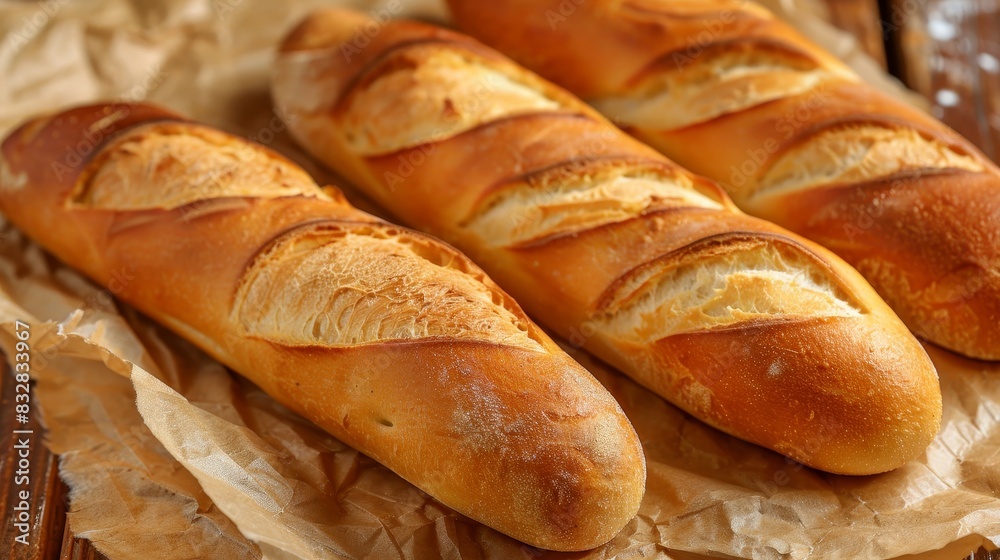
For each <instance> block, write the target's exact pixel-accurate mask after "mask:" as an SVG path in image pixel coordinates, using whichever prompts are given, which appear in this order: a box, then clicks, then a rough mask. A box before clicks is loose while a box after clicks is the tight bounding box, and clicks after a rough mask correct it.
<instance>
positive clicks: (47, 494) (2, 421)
mask: <svg viewBox="0 0 1000 560" xmlns="http://www.w3.org/2000/svg"><path fill="white" fill-rule="evenodd" d="M3 369H4V374H3V380H2V383H0V449H2V450H3V453H2V461H0V519H2V520H3V532H2V538H0V557H4V558H10V559H12V560H18V559H22V558H23V559H29V558H30V559H55V558H59V557H60V551H61V549H62V548H63V546H62V545H63V542H64V536H65V535H66V534H68V529H67V528H66V487H65V485H64V484H63V483H62V481H61V480H60V479H59V475H58V460H57V458H56V457H55V456H54V455H52V453H50V452H49V450H48V449H47V448H46V447H45V445H44V443H43V442H42V439H43V428H42V425H41V422H40V421H39V420H40V413H39V411H38V409H37V407H36V406H34V404H33V405H32V407H31V413H30V414H29V418H30V422H29V423H28V424H23V425H22V424H20V423H18V422H17V421H16V420H15V412H14V385H15V383H14V377H13V374H12V373H11V370H10V368H9V367H7V366H6V364H5V365H4V368H3ZM32 398H34V393H32ZM14 430H30V431H32V432H33V433H31V434H15V433H14ZM25 438H27V439H28V446H29V448H30V451H31V454H30V457H29V465H28V470H29V472H30V474H29V475H28V478H29V480H28V483H27V484H24V485H21V484H16V482H17V477H16V474H15V473H16V471H17V470H18V468H19V466H18V460H19V457H18V456H17V450H16V449H14V445H15V444H17V442H18V440H23V439H25ZM21 491H28V492H29V493H30V499H29V500H28V510H29V511H30V515H31V521H30V524H31V531H30V532H29V533H28V538H27V541H28V544H27V545H24V544H20V543H18V542H17V541H15V539H16V537H17V535H18V532H17V531H16V530H15V528H14V526H13V523H14V521H13V518H14V515H15V513H16V512H15V509H14V508H15V507H17V506H18V504H19V502H20V501H21V500H20V497H19V493H20V492H21ZM71 540H72V539H71Z"/></svg>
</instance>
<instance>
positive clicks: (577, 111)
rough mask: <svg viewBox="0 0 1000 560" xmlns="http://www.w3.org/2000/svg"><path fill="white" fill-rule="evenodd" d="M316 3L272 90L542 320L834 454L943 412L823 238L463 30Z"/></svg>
mask: <svg viewBox="0 0 1000 560" xmlns="http://www.w3.org/2000/svg"><path fill="white" fill-rule="evenodd" d="M370 27H371V26H370V25H369V20H368V19H367V18H366V16H363V15H360V14H356V13H353V12H346V11H337V10H331V11H323V12H318V13H316V14H315V15H313V16H312V17H310V18H308V19H307V20H306V21H304V22H303V23H302V24H300V25H299V26H298V27H297V28H296V29H295V30H294V31H292V33H291V34H290V35H289V36H288V37H287V38H286V40H285V42H284V43H283V45H282V47H281V54H280V55H279V56H278V59H277V68H276V72H275V76H274V83H273V94H274V98H275V101H276V104H277V106H278V108H279V112H281V113H283V114H284V115H285V116H286V117H287V119H288V122H289V129H290V130H291V131H292V134H293V136H295V137H296V138H297V139H298V140H299V142H301V143H302V144H303V145H304V146H305V147H306V148H307V149H309V150H310V151H311V152H312V153H313V154H315V155H316V156H317V157H318V158H319V159H321V160H323V161H325V162H326V163H327V164H329V165H330V166H331V167H333V168H334V169H335V170H337V171H338V172H340V173H341V174H342V175H344V176H345V177H346V178H348V179H349V180H351V181H353V182H354V183H356V184H357V185H359V186H361V187H362V188H363V189H365V190H366V192H368V193H369V194H370V195H371V196H372V197H373V198H374V199H376V200H377V201H378V202H379V203H381V204H382V205H383V206H385V207H386V208H388V209H390V210H391V211H392V212H393V213H394V214H395V215H397V216H399V217H400V218H401V219H402V220H404V221H405V222H407V223H409V224H411V225H413V226H414V227H416V228H418V229H423V230H425V231H429V232H433V233H435V234H437V235H440V236H443V237H444V238H446V239H448V240H449V241H450V242H451V243H453V244H455V245H456V246H458V247H460V248H462V250H464V251H465V252H466V253H467V254H469V255H470V256H471V257H472V258H473V259H474V260H476V261H477V262H479V263H480V264H481V265H482V266H484V267H485V268H486V269H487V270H489V271H491V274H492V276H493V277H494V278H496V279H497V281H498V282H499V283H500V284H501V285H502V286H504V287H505V289H506V290H509V291H510V293H511V294H513V295H514V296H515V297H516V298H517V299H518V301H519V302H521V304H522V305H524V306H525V308H526V309H527V310H528V311H529V312H531V313H532V314H533V315H534V316H535V317H536V318H537V319H538V320H539V321H541V322H543V323H545V324H546V325H548V326H549V327H550V328H552V329H554V330H555V331H557V332H559V333H560V334H561V335H562V336H564V337H566V338H568V339H569V340H570V342H572V343H574V344H578V345H583V346H585V347H586V348H587V349H589V350H591V351H592V352H593V353H595V354H596V355H598V356H600V357H601V358H603V359H604V360H606V361H608V362H610V363H612V364H614V365H615V366H616V367H618V368H619V369H621V370H622V371H624V372H626V373H628V374H629V375H631V376H632V377H634V378H635V379H636V380H637V381H639V382H640V383H642V384H643V385H645V386H646V387H647V388H649V389H651V390H653V391H654V392H656V393H658V394H660V395H662V396H664V397H665V398H667V399H669V400H670V401H672V402H674V403H675V404H677V405H678V406H680V407H681V408H683V409H685V410H687V411H688V412H690V413H692V414H693V415H695V416H697V417H698V418H700V419H702V420H704V421H706V422H708V423H709V424H711V425H713V426H715V427H718V428H720V429H722V430H724V431H726V432H728V433H730V434H733V435H735V436H738V437H741V438H743V439H746V440H749V441H752V442H755V443H758V444H760V445H763V446H765V447H769V448H771V449H774V450H777V451H779V452H781V453H784V454H786V455H788V456H790V457H792V458H794V459H796V460H798V461H801V462H803V463H805V464H808V465H811V466H813V467H816V468H820V469H823V470H827V471H831V472H836V473H849V474H868V473H876V472H881V471H885V470H888V469H892V468H894V467H898V466H899V465H901V464H902V463H904V462H905V461H907V460H909V459H912V458H913V457H915V456H916V455H917V454H919V453H921V452H922V451H923V449H924V448H925V447H926V446H927V445H928V443H929V442H930V440H931V439H932V438H933V436H934V434H935V433H936V431H937V428H938V424H939V421H940V413H941V395H940V389H939V387H938V383H937V377H936V374H935V372H934V368H933V366H932V365H931V363H930V361H929V359H928V357H927V355H926V354H925V352H924V351H923V349H922V348H921V346H920V345H919V343H918V342H917V341H916V339H914V338H913V336H912V335H911V334H910V333H909V332H908V331H907V330H906V328H905V326H904V325H903V324H902V323H901V322H900V321H899V320H898V318H896V317H895V315H893V313H892V311H891V310H889V309H888V307H886V306H885V304H884V303H883V302H882V301H881V300H880V299H879V298H878V296H877V295H876V294H875V293H874V292H873V291H872V289H871V287H870V286H868V284H867V283H865V281H864V280H863V279H862V278H861V277H860V276H859V275H858V274H857V273H856V272H855V271H853V270H852V269H851V268H850V267H848V266H847V265H846V264H844V263H843V262H842V261H841V260H840V259H838V258H836V257H834V256H833V255H832V254H830V253H829V252H828V251H826V250H824V249H822V248H820V247H818V246H816V245H815V244H813V243H810V242H808V241H806V240H804V239H801V238H799V237H797V236H795V235H793V234H790V233H789V232H787V231H784V230H782V229H781V228H779V227H777V226H774V225H772V224H769V223H767V222H764V221H761V220H759V219H756V218H751V217H749V216H747V215H745V214H743V213H741V212H740V211H739V210H737V209H736V208H735V207H734V206H733V204H732V202H731V201H730V200H729V199H728V197H726V195H725V193H724V192H722V191H721V190H720V189H719V187H717V186H716V185H715V184H713V183H711V182H709V181H706V180H703V179H701V178H698V177H695V176H693V175H691V174H690V173H687V172H685V171H684V170H682V169H680V168H679V167H677V166H676V165H674V164H672V163H671V162H669V161H668V160H666V159H665V158H664V157H662V156H661V155H659V154H658V153H656V152H655V151H653V150H652V149H650V148H648V147H646V146H643V145H642V144H640V143H638V142H636V141H635V140H633V139H631V138H630V137H628V136H627V135H625V134H624V133H622V132H621V131H619V130H618V129H617V128H615V127H614V126H613V125H612V124H611V123H609V122H607V121H606V120H605V119H603V118H602V117H601V116H600V115H599V114H597V113H596V112H595V111H593V110H592V109H590V108H588V107H587V106H586V105H585V104H583V103H582V102H580V101H579V100H577V99H576V98H574V97H572V96H571V95H570V94H568V93H566V92H565V91H563V90H561V89H559V88H557V87H555V86H553V85H551V84H549V83H547V82H545V81H543V80H541V79H540V78H538V77H537V76H535V75H533V74H531V73H530V72H527V71H525V70H523V69H521V68H520V67H518V66H516V65H515V64H513V63H511V62H510V61H509V60H507V59H505V58H503V57H502V56H501V55H500V54H498V53H496V52H495V51H492V50H491V49H489V48H487V47H485V46H483V45H481V44H479V43H477V42H475V41H473V40H471V39H469V38H467V37H464V36H462V35H459V34H456V33H452V32H449V31H445V30H442V29H437V28H434V27H431V26H428V25H423V24H419V23H415V22H406V21H397V22H391V23H388V24H387V25H385V26H384V27H381V28H379V33H378V34H377V35H376V36H375V37H373V38H371V41H370V44H368V45H367V46H366V47H365V48H364V49H357V52H355V50H354V49H352V48H351V47H352V46H353V45H354V44H355V40H354V37H353V33H354V30H355V29H367V28H370Z"/></svg>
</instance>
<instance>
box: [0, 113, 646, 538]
mask: <svg viewBox="0 0 1000 560" xmlns="http://www.w3.org/2000/svg"><path fill="white" fill-rule="evenodd" d="M2 155H3V176H2V181H0V193H2V196H0V210H2V211H3V212H4V214H6V215H7V216H9V218H10V219H11V221H13V222H14V223H15V224H16V225H17V226H18V227H19V228H21V229H22V230H24V231H25V232H26V233H28V234H29V235H30V236H32V237H33V238H35V239H36V240H38V241H39V242H40V243H41V244H42V245H43V246H44V247H46V248H47V249H48V250H49V251H51V252H52V253H54V254H55V255H56V256H58V257H59V258H60V259H62V260H63V261H65V262H67V263H69V264H70V265H72V266H74V267H76V268H78V269H80V270H81V271H82V272H84V273H85V274H87V275H88V276H90V277H91V278H93V279H94V280H95V281H97V282H98V283H100V284H102V285H104V286H106V287H108V289H109V290H111V291H112V292H113V293H114V295H115V296H116V297H118V298H120V299H121V300H123V301H125V302H127V303H129V304H131V305H133V306H135V307H137V308H138V309H140V310H142V311H143V312H145V313H147V314H148V315H150V316H152V317H153V318H154V319H156V320H158V321H160V322H161V323H163V324H165V325H167V326H168V327H170V328H172V329H173V330H175V331H177V332H178V333H180V334H181V335H182V336H185V337H186V338H188V339H189V340H191V341H192V342H194V343H196V344H198V345H199V346H200V347H201V348H202V349H204V350H205V351H206V352H208V353H209V354H211V355H212V356H214V357H215V358H217V359H219V360H220V361H221V362H222V363H224V364H226V365H228V366H229V367H231V368H233V369H235V370H236V371H238V372H240V373H241V374H243V375H245V376H246V377H247V378H249V379H250V380H252V381H253V382H255V383H257V384H258V385H259V386H260V387H261V388H262V389H264V390H265V391H266V392H268V393H269V394H270V395H272V396H273V397H275V398H276V399H277V400H278V401H280V402H282V403H283V404H285V405H286V406H288V407H290V408H291V409H293V410H295V411H297V412H299V413H301V414H302V415H303V416H305V417H306V418H309V419H310V420H312V421H313V422H315V423H316V424H318V425H319V426H321V427H322V428H324V429H326V430H327V431H329V432H330V433H331V434H333V435H334V436H336V437H337V438H339V439H340V440H342V441H344V442H345V443H347V444H348V445H351V446H353V447H355V448H356V449H358V450H360V451H362V452H364V453H365V454H367V455H369V456H371V457H373V458H374V459H376V460H378V461H379V462H381V463H382V464H384V465H386V466H387V467H389V468H390V469H392V470H393V471H395V472H396V473H398V474H399V475H400V476H402V477H403V478H405V479H407V480H409V481H410V482H412V483H413V484H415V485H416V486H418V487H419V488H421V489H422V490H424V491H426V492H427V493H429V494H430V495H432V496H434V497H435V498H437V499H438V500H440V501H441V502H443V503H444V504H445V505H447V506H449V507H451V508H454V509H455V510H457V511H459V512H461V513H463V514H465V515H468V516H469V517H472V518H473V519H476V520H478V521H481V522H483V523H485V524H486V525H489V526H491V527H493V528H495V529H497V530H499V531H502V532H504V533H507V534H509V535H511V536H513V537H515V538H518V539H520V540H523V541H524V542H527V543H529V544H532V545H535V546H539V547H543V548H550V549H556V550H582V549H588V548H592V547H595V546H598V545H600V544H603V543H604V542H606V541H608V540H610V539H611V538H612V537H613V536H614V535H615V534H617V533H618V531H619V530H620V529H621V528H622V527H623V526H624V525H625V524H626V523H628V522H629V521H630V520H631V519H632V517H633V516H634V514H635V513H636V511H637V510H638V507H639V503H640V500H641V498H642V494H643V490H644V486H645V463H644V458H643V455H642V449H641V446H640V443H639V441H638V437H637V436H636V434H635V431H634V430H633V429H632V426H631V424H630V423H629V421H628V419H627V418H625V416H624V414H623V413H622V411H621V409H620V408H619V406H618V404H617V403H616V402H615V401H614V399H613V398H612V397H611V396H610V394H609V393H608V392H607V391H606V390H605V389H604V388H603V387H602V386H601V385H600V384H599V383H598V382H597V381H596V380H595V379H594V378H593V377H592V376H591V375H590V374H589V373H588V372H587V371H586V370H585V369H583V367H582V366H580V365H579V364H577V363H576V362H574V361H573V360H572V359H571V358H569V356H567V355H566V354H565V353H564V352H563V351H562V350H561V349H559V348H558V347H557V346H556V345H555V344H554V343H553V342H552V341H551V340H550V339H549V338H548V337H547V336H546V335H545V334H544V333H543V332H542V331H541V330H540V329H539V328H538V327H537V326H535V325H534V324H533V323H531V321H530V320H528V319H527V317H526V316H525V315H524V313H523V312H522V311H521V309H520V308H519V307H518V306H517V304H516V303H514V301H513V300H512V299H511V298H510V297H509V296H507V295H506V294H505V293H503V292H502V291H501V290H500V289H499V288H498V287H497V286H496V285H495V284H494V283H493V282H492V281H491V280H490V279H489V278H488V277H487V276H486V275H485V274H484V273H483V272H482V271H481V270H480V269H479V268H478V267H477V266H476V265H474V264H473V263H472V262H471V261H469V260H468V258H466V257H465V256H464V255H462V254H461V253H459V252H458V251H456V250H455V249H453V248H451V247H449V246H447V245H445V244H443V243H441V242H439V241H437V240H434V239H432V238H429V237H427V236H425V235H422V234H419V233H416V232H412V231H410V230H407V229H405V228H401V227H398V226H395V225H392V224H388V223H386V222H383V221H381V220H379V219H376V218H374V217H372V216H370V215H368V214H365V213H363V212H361V211H359V210H357V209H355V208H353V207H351V206H350V205H348V204H347V202H346V201H345V200H344V199H343V198H342V197H341V196H340V195H339V193H338V192H337V191H335V190H332V189H331V190H327V191H322V190H321V189H320V188H319V187H318V186H317V185H316V184H315V183H314V182H313V181H312V179H311V178H310V177H309V176H308V175H307V174H306V173H305V172H304V171H303V170H301V169H300V168H299V167H297V166H295V165H294V164H293V163H291V162H290V161H288V160H286V159H285V158H283V157H282V156H280V155H278V154H276V153H274V152H271V151H270V150H267V149H266V148H264V147H262V146H258V145H255V144H251V143H249V142H246V141H244V140H241V139H239V138H237V137H234V136H230V135H228V134H225V133H222V132H220V131H217V130H214V129H211V128H208V127H205V126H201V125H198V124H195V123H191V122H188V121H185V120H184V119H182V118H180V117H178V116H177V115H174V114H172V113H169V112H167V111H164V110H161V109H158V108H155V107H152V106H148V105H122V104H108V105H97V106H89V107H81V108H77V109H72V110H68V111H65V112H63V113H59V114H57V115H54V116H51V117H47V118H42V119H37V120H34V121H31V122H29V123H27V124H25V125H23V126H22V127H21V128H19V129H18V130H17V131H15V132H14V133H12V134H11V135H10V136H9V137H8V138H7V139H6V140H5V141H4V143H3V146H2ZM53 157H55V158H57V159H55V160H53V159H52V158H53ZM122 278H124V279H125V280H122Z"/></svg>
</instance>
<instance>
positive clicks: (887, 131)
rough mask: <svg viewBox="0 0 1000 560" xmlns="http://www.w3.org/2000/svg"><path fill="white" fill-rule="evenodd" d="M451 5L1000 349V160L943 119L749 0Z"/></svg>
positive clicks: (889, 290)
mask: <svg viewBox="0 0 1000 560" xmlns="http://www.w3.org/2000/svg"><path fill="white" fill-rule="evenodd" d="M449 4H450V6H451V9H452V13H453V14H454V16H455V18H456V20H457V21H458V23H459V24H460V25H461V26H462V27H463V28H464V29H466V30H468V31H469V32H471V33H473V34H474V35H476V36H477V37H478V38H480V39H482V40H483V41H485V42H486V43H488V44H490V45H492V46H494V47H496V48H498V49H500V50H501V51H503V52H505V53H507V54H509V55H511V56H512V57H514V58H515V59H516V60H519V61H520V62H522V63H524V64H525V65H527V66H528V67H529V68H532V69H534V70H537V71H538V72H540V73H541V74H542V75H543V76H545V77H547V78H549V79H552V80H553V81H555V82H556V83H559V84H562V85H565V86H566V87H568V88H569V89H570V90H571V91H573V92H574V93H576V94H577V95H580V96H581V97H583V98H584V99H586V100H587V101H588V102H590V103H592V104H593V105H594V106H595V107H597V108H598V109H599V110H601V111H602V112H604V114H605V115H607V116H608V117H609V118H612V119H615V120H616V122H617V123H618V124H620V125H621V126H622V127H624V128H625V129H626V130H628V131H629V132H631V133H632V134H634V135H635V136H636V137H637V138H639V139H640V140H642V141H644V142H646V143H648V144H649V145H651V146H653V147H655V148H656V149H658V150H660V151H661V152H662V153H664V154H665V155H667V156H668V157H670V158H671V159H673V160H674V161H676V162H678V163H679V164H681V165H683V166H685V167H686V168H688V169H690V170H692V171H694V172H695V173H699V174H702V175H705V176H707V177H710V178H712V179H715V180H717V181H719V182H720V183H722V184H723V185H724V186H725V187H726V189H727V190H728V191H729V193H730V194H731V195H732V196H733V199H734V200H735V201H736V203H737V205H739V206H740V208H741V209H743V210H745V211H747V212H749V213H750V214H753V215H755V216H759V217H762V218H764V219H767V220H771V221H774V222H776V223H778V224H780V225H782V226H784V227H787V228H789V229H791V230H792V231H795V232H796V233H799V234H801V235H803V236H805V237H808V238H809V239H811V240H813V241H816V242H817V243H819V244H821V245H823V246H825V247H827V248H829V249H832V250H833V251H834V252H835V253H837V254H838V255H839V256H841V257H842V258H844V259H845V260H846V261H847V262H848V263H850V264H851V265H853V266H854V267H856V268H857V269H858V270H859V271H861V273H862V274H864V276H865V277H866V278H867V279H868V281H869V282H870V283H871V284H872V285H873V286H874V287H875V289H876V290H877V291H878V292H879V294H881V295H882V297H883V298H885V300H886V301H888V302H889V304H890V305H891V306H892V308H893V309H894V310H895V311H896V313H898V314H899V316H900V317H901V318H902V319H903V321H904V322H905V323H906V324H907V326H909V327H910V329H911V330H913V331H914V332H915V333H917V334H918V335H919V336H921V337H924V338H926V339H927V340H929V341H931V342H934V343H935V344H938V345H941V346H943V347H945V348H947V349H949V350H952V351H955V352H958V353H960V354H964V355H966V356H969V357H972V358H978V359H985V360H1000V168H998V167H997V166H996V165H994V164H993V162H991V161H989V160H988V159H987V158H986V157H985V156H984V155H983V154H982V153H980V151H979V150H978V149H976V148H975V147H974V146H973V145H972V144H971V143H970V142H968V141H967V140H965V139H964V138H961V137H960V136H959V135H958V134H956V133H955V132H954V131H952V130H950V129H949V128H948V127H946V126H945V125H943V124H942V123H940V122H938V121H936V120H935V119H933V118H930V117H929V116H927V115H925V114H923V113H921V112H919V111H917V110H915V109H913V108H911V107H909V106H907V105H905V104H903V103H902V102H900V101H898V100H895V99H893V98H890V97H888V96H886V95H884V94H882V93H880V92H878V91H876V90H875V89H874V88H873V87H871V86H869V85H867V84H864V83H862V82H861V80H860V78H859V77H858V76H856V75H855V74H854V73H853V72H852V71H851V70H850V69H848V68H846V67H845V66H844V65H843V64H842V63H840V62H839V61H837V60H836V59H835V58H834V57H833V56H831V55H829V54H828V53H826V52H824V51H823V50H822V49H821V48H820V47H818V46H817V45H815V44H813V43H812V42H810V41H809V40H808V39H807V38H805V37H802V36H801V35H799V34H798V33H797V32H795V31H794V30H793V29H791V28H790V27H789V26H788V25H786V24H785V23H783V22H782V21H780V20H779V19H778V18H775V17H774V16H773V15H772V14H770V13H769V12H767V10H765V9H764V8H762V7H760V6H758V5H756V4H754V3H753V2H749V1H743V0H705V1H697V2H694V1H690V2H689V1H680V2H677V1H667V0H626V1H611V0H598V1H595V2H590V1H588V2H585V3H574V5H573V9H572V13H571V14H565V13H564V12H565V6H564V5H565V4H566V3H565V2H563V3H560V2H557V1H555V0H546V1H544V2H537V1H534V0H531V1H529V0H502V1H499V2H489V3H487V2H477V1H474V0H449ZM593 44H600V45H601V48H599V49H595V48H592V47H591V45H593ZM706 147H710V148H706ZM775 168H779V171H778V172H776V171H775Z"/></svg>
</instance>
